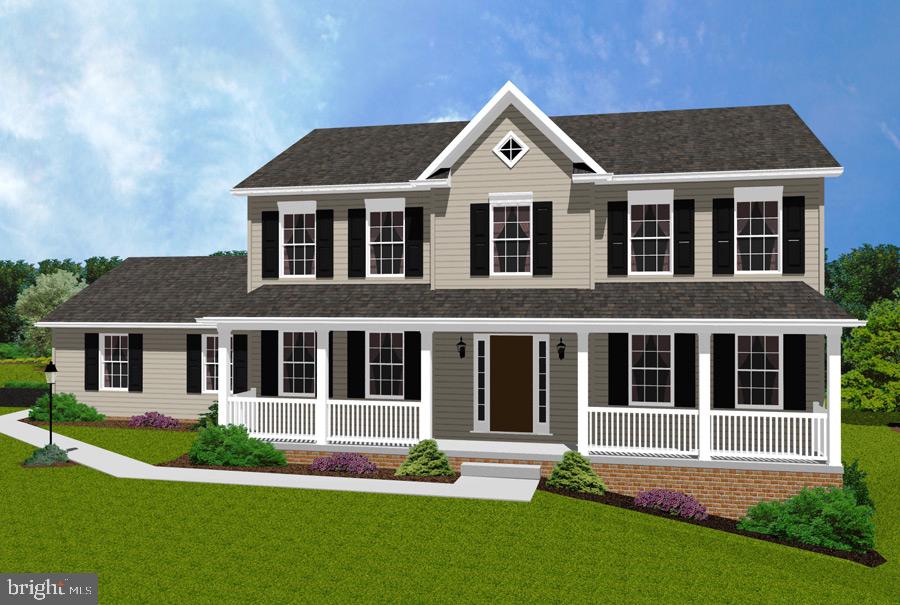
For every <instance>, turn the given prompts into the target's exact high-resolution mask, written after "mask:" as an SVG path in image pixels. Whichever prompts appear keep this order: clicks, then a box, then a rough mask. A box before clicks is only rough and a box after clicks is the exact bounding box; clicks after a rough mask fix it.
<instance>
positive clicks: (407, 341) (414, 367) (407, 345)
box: [403, 332, 422, 400]
mask: <svg viewBox="0 0 900 605" xmlns="http://www.w3.org/2000/svg"><path fill="white" fill-rule="evenodd" d="M403 398H404V399H412V400H419V399H421V398H422V333H421V332H404V333H403Z"/></svg>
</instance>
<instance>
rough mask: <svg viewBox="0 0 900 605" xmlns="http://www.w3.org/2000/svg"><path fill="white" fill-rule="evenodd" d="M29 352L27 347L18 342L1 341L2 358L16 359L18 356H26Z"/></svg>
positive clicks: (0, 357) (0, 355)
mask: <svg viewBox="0 0 900 605" xmlns="http://www.w3.org/2000/svg"><path fill="white" fill-rule="evenodd" d="M27 355H28V352H27V351H26V350H25V348H24V347H23V346H22V345H20V344H19V343H16V342H2V343H0V359H15V358H16V357H25V356H27Z"/></svg>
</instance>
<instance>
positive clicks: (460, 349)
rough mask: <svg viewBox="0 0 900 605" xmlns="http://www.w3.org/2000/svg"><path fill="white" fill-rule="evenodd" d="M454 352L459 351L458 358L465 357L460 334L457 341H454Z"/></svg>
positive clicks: (463, 344) (464, 344) (464, 346)
mask: <svg viewBox="0 0 900 605" xmlns="http://www.w3.org/2000/svg"><path fill="white" fill-rule="evenodd" d="M456 352H457V353H459V358H460V359H465V358H466V343H465V342H464V341H463V339H462V336H460V337H459V342H458V343H456Z"/></svg>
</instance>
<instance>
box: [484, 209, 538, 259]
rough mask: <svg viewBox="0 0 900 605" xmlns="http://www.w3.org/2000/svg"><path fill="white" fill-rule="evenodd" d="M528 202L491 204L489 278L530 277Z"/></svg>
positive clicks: (529, 216)
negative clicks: (490, 261) (491, 259)
mask: <svg viewBox="0 0 900 605" xmlns="http://www.w3.org/2000/svg"><path fill="white" fill-rule="evenodd" d="M531 214H532V213H531V202H530V201H527V202H521V201H514V200H511V201H503V202H491V249H492V250H493V263H492V265H491V273H492V274H506V275H510V274H512V275H531V236H532V229H531V218H532V216H531Z"/></svg>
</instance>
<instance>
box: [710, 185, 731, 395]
mask: <svg viewBox="0 0 900 605" xmlns="http://www.w3.org/2000/svg"><path fill="white" fill-rule="evenodd" d="M712 218H713V232H712V237H713V274H714V275H732V274H734V200H733V199H732V198H721V199H715V200H713V217H712ZM732 399H733V397H732Z"/></svg>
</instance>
